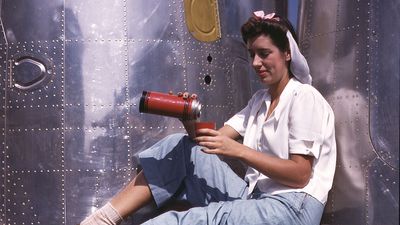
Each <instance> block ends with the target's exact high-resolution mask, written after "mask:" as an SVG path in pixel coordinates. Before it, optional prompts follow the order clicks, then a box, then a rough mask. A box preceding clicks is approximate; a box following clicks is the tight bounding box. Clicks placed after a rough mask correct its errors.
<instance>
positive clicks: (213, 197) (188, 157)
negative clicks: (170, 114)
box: [139, 134, 248, 207]
mask: <svg viewBox="0 0 400 225" xmlns="http://www.w3.org/2000/svg"><path fill="white" fill-rule="evenodd" d="M139 159H140V163H141V165H142V167H143V172H144V176H145V177H146V180H147V182H148V183H149V186H150V189H151V192H152V195H153V198H154V200H155V202H156V204H157V206H158V207H160V206H162V205H163V203H165V202H166V201H167V200H169V199H170V198H171V197H172V196H176V194H177V191H180V193H179V196H178V197H180V198H182V199H185V200H188V201H189V202H190V203H191V204H192V205H194V206H205V205H208V204H209V203H210V202H216V201H230V200H233V199H240V198H245V197H246V196H247V190H248V189H247V183H246V182H245V181H244V180H243V179H241V178H240V177H238V176H237V175H236V174H235V173H234V172H233V171H232V170H231V168H230V167H229V166H228V165H227V164H226V163H225V162H223V161H221V160H220V158H219V157H218V156H216V155H211V154H206V153H204V152H202V151H201V147H200V146H197V145H196V144H195V143H194V142H193V141H191V140H190V139H189V138H188V137H187V136H185V135H183V134H174V135H170V136H167V137H166V138H164V139H162V140H161V141H159V142H158V143H156V144H155V145H153V146H152V147H150V148H149V149H147V150H145V151H143V152H141V153H140V154H139Z"/></svg>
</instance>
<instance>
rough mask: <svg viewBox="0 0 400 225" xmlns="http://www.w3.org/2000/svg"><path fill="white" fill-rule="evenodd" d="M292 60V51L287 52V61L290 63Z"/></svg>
mask: <svg viewBox="0 0 400 225" xmlns="http://www.w3.org/2000/svg"><path fill="white" fill-rule="evenodd" d="M291 59H292V56H291V55H290V51H286V52H285V60H286V61H290V60H291Z"/></svg>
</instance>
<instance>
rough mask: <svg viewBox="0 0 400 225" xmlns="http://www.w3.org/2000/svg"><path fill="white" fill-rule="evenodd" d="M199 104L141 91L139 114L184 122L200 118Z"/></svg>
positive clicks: (167, 95)
mask: <svg viewBox="0 0 400 225" xmlns="http://www.w3.org/2000/svg"><path fill="white" fill-rule="evenodd" d="M200 111H201V104H200V102H199V101H197V100H196V99H192V98H190V97H189V98H186V99H185V98H183V97H182V96H177V95H171V94H165V93H159V92H153V91H143V93H142V97H141V98H140V104H139V112H141V113H152V114H157V115H164V116H171V117H176V118H180V119H184V120H196V119H197V118H199V117H200Z"/></svg>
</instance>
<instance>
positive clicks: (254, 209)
mask: <svg viewBox="0 0 400 225" xmlns="http://www.w3.org/2000/svg"><path fill="white" fill-rule="evenodd" d="M139 158H140V163H141V165H142V167H143V172H144V176H145V177H146V180H147V182H148V183H149V186H150V190H151V192H152V195H153V198H154V200H155V202H156V204H157V206H158V207H160V206H163V204H165V203H166V202H167V201H168V200H170V199H171V198H176V199H179V200H186V201H189V202H190V204H191V205H192V206H194V207H193V208H191V209H189V210H187V211H182V212H177V211H168V212H166V213H164V214H161V215H159V216H157V217H155V218H153V219H151V220H149V221H147V222H146V223H145V224H154V225H155V224H160V225H161V224H162V225H172V224H176V225H178V224H185V225H197V224H199V225H205V224H210V225H211V224H221V225H225V224H226V225H228V224H229V225H235V224H237V225H250V224H252V225H256V224H257V225H261V224H263V225H269V224H271V225H276V224H282V225H286V224H287V225H299V224H300V225H301V224H304V225H318V224H319V223H320V220H321V216H322V212H323V208H324V205H323V204H322V203H320V202H319V201H318V200H316V199H315V198H313V197H312V196H310V195H308V194H306V193H303V192H289V193H282V194H277V195H270V194H265V193H261V192H257V191H255V192H254V193H252V194H251V195H250V197H249V195H248V187H247V183H246V182H245V181H244V180H243V179H242V178H240V177H238V176H237V175H236V174H235V173H234V172H233V171H232V170H231V168H230V167H229V166H228V165H227V164H226V163H225V162H223V161H222V160H220V158H219V157H218V156H216V155H212V154H206V153H204V152H202V151H201V147H200V146H197V145H196V143H194V142H193V141H191V140H190V139H189V138H188V137H187V136H185V135H184V134H174V135H170V136H167V137H166V138H164V139H162V140H161V141H159V142H158V143H156V144H155V145H153V146H152V147H150V148H149V149H147V150H145V151H143V152H141V153H140V154H139Z"/></svg>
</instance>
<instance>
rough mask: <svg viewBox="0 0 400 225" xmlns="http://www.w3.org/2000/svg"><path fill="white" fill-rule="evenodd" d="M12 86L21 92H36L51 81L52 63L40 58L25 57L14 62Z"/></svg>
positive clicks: (18, 57)
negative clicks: (35, 90)
mask: <svg viewBox="0 0 400 225" xmlns="http://www.w3.org/2000/svg"><path fill="white" fill-rule="evenodd" d="M11 67H12V72H11V82H12V86H13V87H15V88H17V89H20V90H24V91H26V90H34V89H37V88H40V87H42V86H43V84H45V83H46V81H48V80H50V79H49V78H50V76H51V75H52V68H51V66H50V63H49V62H47V61H46V60H43V59H39V58H38V57H34V56H30V55H23V56H17V57H15V58H14V59H13V60H12V65H11Z"/></svg>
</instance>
